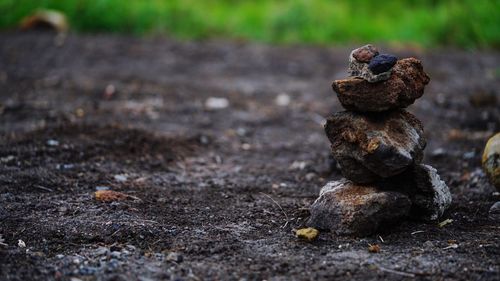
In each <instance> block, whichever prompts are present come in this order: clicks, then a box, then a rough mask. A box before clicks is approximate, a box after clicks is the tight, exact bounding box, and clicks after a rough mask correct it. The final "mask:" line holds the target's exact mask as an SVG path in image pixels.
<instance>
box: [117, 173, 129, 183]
mask: <svg viewBox="0 0 500 281" xmlns="http://www.w3.org/2000/svg"><path fill="white" fill-rule="evenodd" d="M114 178H115V181H117V182H125V181H127V179H128V177H127V175H124V174H118V175H115V176H114Z"/></svg>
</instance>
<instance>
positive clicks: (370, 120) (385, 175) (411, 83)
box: [308, 45, 451, 236]
mask: <svg viewBox="0 0 500 281" xmlns="http://www.w3.org/2000/svg"><path fill="white" fill-rule="evenodd" d="M348 72H349V74H350V75H351V77H349V78H347V79H343V80H336V81H334V82H333V85H332V86H333V90H334V91H335V92H336V93H337V97H338V99H339V100H340V102H341V104H342V106H343V107H344V108H345V109H347V111H342V112H337V113H335V114H333V115H332V116H330V117H329V118H328V119H327V122H326V124H325V131H326V135H327V137H328V139H329V140H330V142H331V148H332V153H333V156H334V158H335V159H336V161H337V163H338V164H339V166H340V168H341V172H342V175H343V176H344V177H345V178H344V179H341V180H339V181H332V182H329V183H327V184H326V185H325V186H324V187H323V188H322V189H321V192H320V196H319V198H318V199H316V201H315V202H314V203H313V205H312V206H311V209H310V211H311V217H310V219H309V221H308V224H309V226H312V227H315V228H318V229H328V230H331V231H334V232H336V233H337V234H348V235H358V236H362V235H369V234H373V233H375V232H376V231H379V230H380V228H381V227H384V226H388V225H393V224H396V223H398V222H400V221H401V220H403V219H406V218H413V219H418V220H424V221H434V220H437V219H439V217H441V216H442V215H443V213H444V211H445V210H446V209H447V208H448V207H449V205H450V204H451V194H450V191H449V189H448V187H447V186H446V184H445V183H444V182H443V181H442V180H441V179H440V177H439V175H438V174H437V172H436V169H434V168H433V167H431V166H429V165H424V164H422V163H421V161H422V158H423V150H424V148H425V145H426V140H425V138H424V131H423V126H422V123H421V122H420V121H419V120H418V119H417V118H416V117H415V116H414V115H412V114H411V113H409V112H408V111H406V110H405V109H404V108H406V107H407V106H409V105H411V104H412V103H413V102H414V101H415V100H416V99H418V98H420V97H421V96H422V95H423V93H424V87H425V85H426V84H428V83H429V80H430V79H429V76H427V74H426V73H425V72H424V71H423V67H422V64H421V62H420V61H419V60H417V59H415V58H406V59H401V60H398V59H397V58H396V57H395V56H392V55H388V54H379V53H378V51H377V49H376V48H375V47H373V46H372V45H366V46H363V47H361V48H358V49H356V50H353V51H352V52H351V55H350V56H349V70H348Z"/></svg>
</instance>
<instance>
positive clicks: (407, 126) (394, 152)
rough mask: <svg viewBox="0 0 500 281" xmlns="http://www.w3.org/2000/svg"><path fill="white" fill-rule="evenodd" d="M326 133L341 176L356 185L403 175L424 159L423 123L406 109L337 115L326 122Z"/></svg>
mask: <svg viewBox="0 0 500 281" xmlns="http://www.w3.org/2000/svg"><path fill="white" fill-rule="evenodd" d="M325 132H326V135H327V137H328V139H329V140H330V142H331V144H332V146H331V147H332V154H333V156H334V158H335V159H336V160H337V162H338V164H339V165H340V168H341V171H342V174H343V175H344V177H346V178H348V179H349V180H351V181H353V182H355V183H372V182H375V181H377V180H379V179H382V178H388V177H392V176H395V175H397V174H400V173H402V172H404V171H405V170H406V169H407V168H408V167H410V166H411V165H413V164H414V163H419V162H420V161H421V160H422V156H423V149H424V147H425V145H426V141H425V138H424V136H423V127H422V124H421V123H420V121H418V120H417V119H416V118H415V117H414V116H413V115H411V114H410V113H408V112H406V111H404V110H398V111H392V112H387V113H384V114H358V113H355V112H338V113H335V114H334V115H332V116H331V117H329V118H328V119H327V122H326V124H325Z"/></svg>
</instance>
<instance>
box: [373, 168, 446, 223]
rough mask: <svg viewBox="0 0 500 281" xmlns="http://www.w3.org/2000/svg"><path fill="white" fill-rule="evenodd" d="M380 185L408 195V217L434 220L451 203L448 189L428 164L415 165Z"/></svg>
mask: <svg viewBox="0 0 500 281" xmlns="http://www.w3.org/2000/svg"><path fill="white" fill-rule="evenodd" d="M380 185H381V186H383V187H384V188H385V189H389V190H396V191H399V192H404V193H405V194H406V195H408V197H409V198H410V200H411V202H412V206H411V210H410V217H411V218H413V219H416V220H423V221H436V220H438V219H439V218H440V217H441V216H442V215H443V214H444V212H445V211H446V210H447V209H448V208H449V207H450V205H451V201H452V197H451V193H450V189H449V188H448V186H447V185H446V183H445V182H444V181H442V180H441V178H440V177H439V175H438V173H437V171H436V169H434V168H433V167H431V166H429V165H424V164H420V165H415V166H413V167H411V168H410V169H408V170H407V171H406V172H404V173H402V174H400V175H398V176H395V177H393V178H389V179H386V180H384V181H383V182H381V183H380Z"/></svg>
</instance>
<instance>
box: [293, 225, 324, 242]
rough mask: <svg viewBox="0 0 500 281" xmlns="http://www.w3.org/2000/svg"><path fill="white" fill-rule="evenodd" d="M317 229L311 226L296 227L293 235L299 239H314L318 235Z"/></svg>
mask: <svg viewBox="0 0 500 281" xmlns="http://www.w3.org/2000/svg"><path fill="white" fill-rule="evenodd" d="M318 234H319V231H318V230H317V229H315V228H312V227H307V228H301V229H297V231H296V232H295V235H296V236H297V238H299V239H303V240H306V241H309V242H310V241H314V240H316V238H317V237H318Z"/></svg>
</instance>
